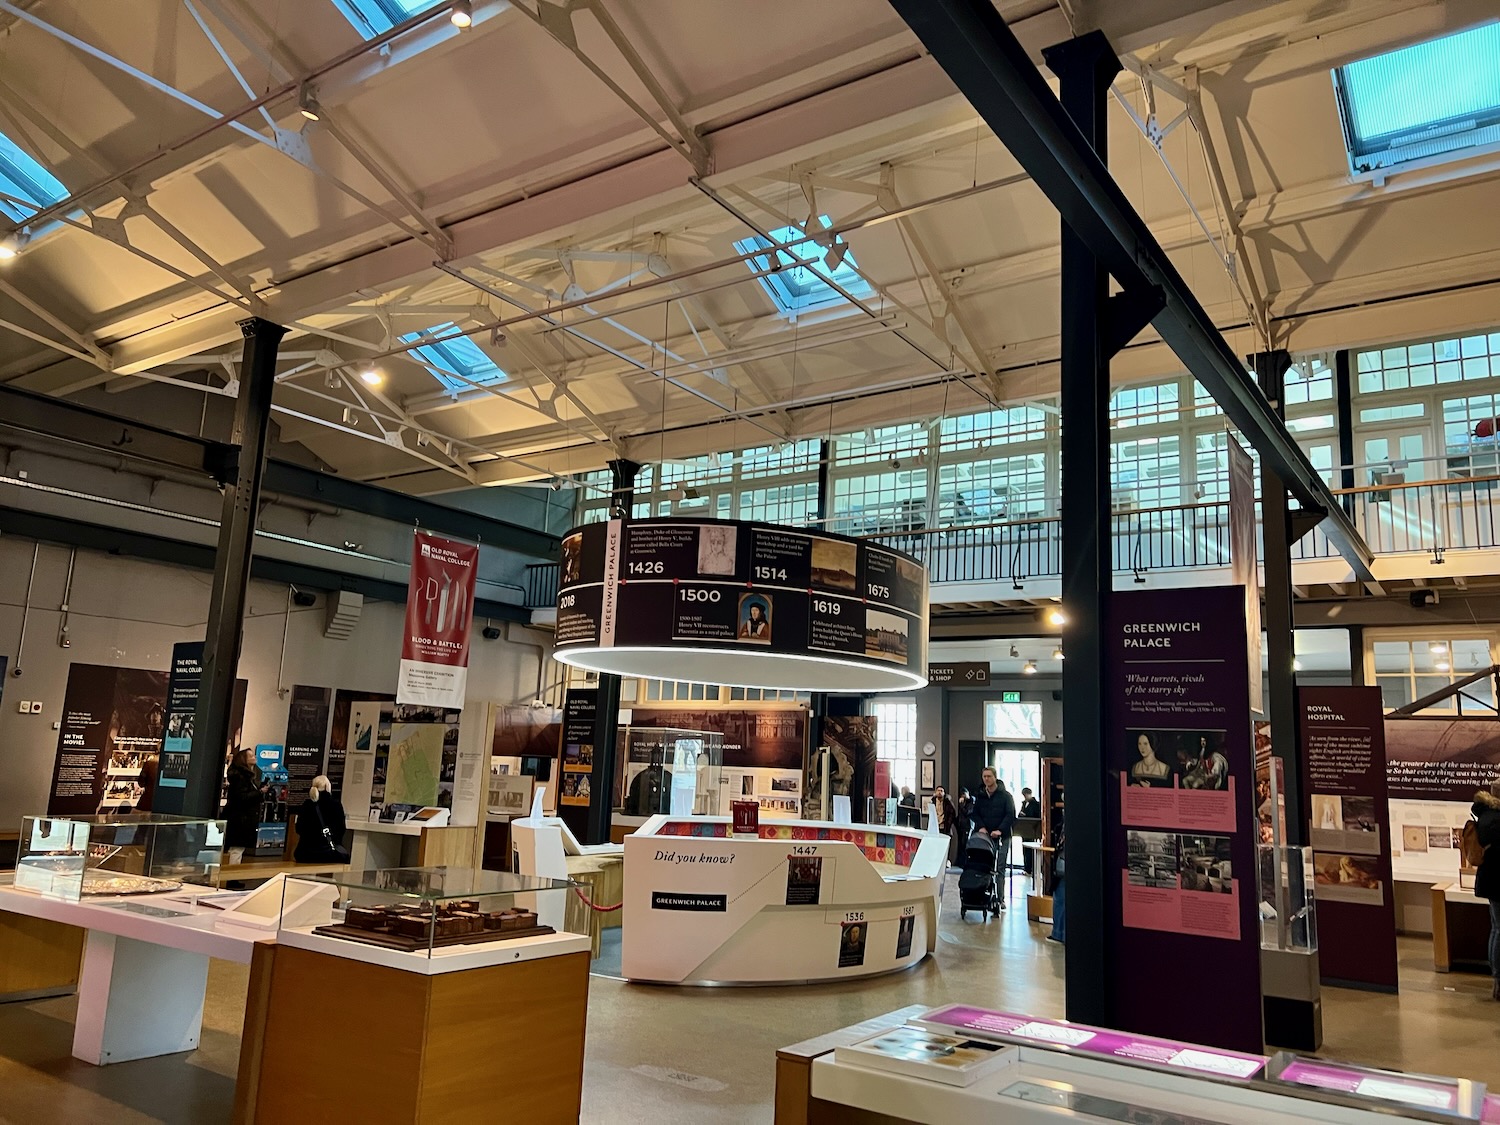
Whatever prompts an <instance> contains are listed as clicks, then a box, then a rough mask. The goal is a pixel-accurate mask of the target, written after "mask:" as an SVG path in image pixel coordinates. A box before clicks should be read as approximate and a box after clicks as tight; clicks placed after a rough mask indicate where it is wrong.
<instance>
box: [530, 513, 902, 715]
mask: <svg viewBox="0 0 1500 1125" xmlns="http://www.w3.org/2000/svg"><path fill="white" fill-rule="evenodd" d="M555 654H556V657H557V659H558V660H560V661H562V662H563V663H565V664H571V665H573V666H574V667H578V668H586V669H590V670H592V671H596V672H609V673H614V674H617V675H622V676H642V677H646V678H648V679H660V680H687V681H692V682H695V683H716V684H726V685H729V686H732V687H755V688H780V689H793V690H797V691H819V692H821V691H827V692H881V691H903V690H905V691H910V690H912V689H914V688H920V687H923V686H925V685H926V683H927V674H926V673H927V571H926V570H925V569H924V568H923V567H922V565H921V564H920V563H918V562H917V561H916V560H915V559H913V558H912V557H911V556H910V555H906V554H903V553H902V552H900V551H893V550H891V549H890V548H888V547H883V546H879V545H876V544H873V543H869V542H867V541H865V540H860V539H850V538H848V537H846V536H842V535H832V534H828V533H825V532H821V531H814V530H810V529H806V528H795V527H783V526H780V525H778V524H764V523H744V522H739V521H731V520H688V519H681V518H663V519H647V520H611V521H610V522H608V523H592V524H585V525H584V526H583V527H581V528H577V529H575V530H574V531H572V532H570V533H569V534H568V535H567V536H566V537H565V538H564V539H563V543H562V570H561V577H560V581H559V584H558V595H557V640H556V648H555Z"/></svg>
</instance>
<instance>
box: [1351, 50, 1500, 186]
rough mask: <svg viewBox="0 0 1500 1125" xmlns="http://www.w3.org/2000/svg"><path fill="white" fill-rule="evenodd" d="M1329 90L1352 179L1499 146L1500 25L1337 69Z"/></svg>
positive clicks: (1389, 52) (1388, 52)
mask: <svg viewBox="0 0 1500 1125" xmlns="http://www.w3.org/2000/svg"><path fill="white" fill-rule="evenodd" d="M1333 84H1334V90H1335V93H1336V95H1337V97H1338V108H1339V116H1340V119H1341V121H1342V124H1343V129H1344V146H1345V148H1346V149H1347V150H1348V156H1349V168H1350V171H1352V172H1353V173H1355V174H1356V175H1380V174H1382V173H1384V172H1385V171H1387V170H1389V169H1391V168H1395V167H1398V166H1400V165H1402V164H1409V163H1413V162H1421V163H1424V164H1430V163H1435V162H1438V161H1441V160H1444V159H1456V158H1458V157H1460V156H1464V155H1468V154H1470V153H1472V152H1474V151H1475V150H1488V149H1492V148H1495V147H1497V146H1500V23H1491V24H1487V25H1485V26H1483V27H1475V28H1470V29H1469V30H1468V31H1461V32H1459V33H1457V34H1456V35H1445V36H1444V37H1443V38H1441V39H1432V40H1429V41H1428V42H1426V43H1416V44H1413V45H1412V46H1410V47H1403V48H1401V49H1400V50H1397V51H1387V52H1386V53H1384V54H1381V55H1375V56H1373V57H1372V58H1368V59H1361V60H1359V61H1358V62H1352V63H1349V64H1348V65H1347V66H1341V67H1337V68H1336V69H1335V70H1334V71H1333Z"/></svg>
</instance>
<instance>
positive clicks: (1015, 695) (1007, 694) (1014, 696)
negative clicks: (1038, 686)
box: [1000, 691, 1021, 703]
mask: <svg viewBox="0 0 1500 1125" xmlns="http://www.w3.org/2000/svg"><path fill="white" fill-rule="evenodd" d="M1000 702H1001V703H1019V702H1021V693H1020V692H1018V691H1002V692H1001V693H1000Z"/></svg>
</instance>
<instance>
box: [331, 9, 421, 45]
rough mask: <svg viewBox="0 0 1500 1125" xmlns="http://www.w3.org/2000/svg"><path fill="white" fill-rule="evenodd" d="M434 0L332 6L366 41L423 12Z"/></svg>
mask: <svg viewBox="0 0 1500 1125" xmlns="http://www.w3.org/2000/svg"><path fill="white" fill-rule="evenodd" d="M435 2H436V0H333V6H334V7H335V8H337V9H338V10H339V11H340V12H342V13H343V15H344V18H345V19H346V20H348V21H349V22H350V23H352V24H353V25H354V30H356V31H358V32H359V33H360V35H362V36H364V37H365V38H366V39H374V38H375V36H377V35H380V34H381V33H383V32H386V31H389V30H390V29H391V28H393V27H395V26H396V25H397V24H398V23H400V22H401V21H402V20H404V19H407V18H408V17H410V16H414V15H416V14H417V13H418V12H425V11H426V10H427V9H428V8H430V7H432V6H433V4H434V3H435Z"/></svg>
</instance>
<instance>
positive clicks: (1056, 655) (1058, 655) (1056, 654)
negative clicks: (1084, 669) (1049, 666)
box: [1052, 645, 1063, 660]
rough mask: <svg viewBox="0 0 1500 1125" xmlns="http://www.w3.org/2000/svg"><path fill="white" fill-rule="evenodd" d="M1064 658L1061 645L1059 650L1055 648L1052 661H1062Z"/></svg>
mask: <svg viewBox="0 0 1500 1125" xmlns="http://www.w3.org/2000/svg"><path fill="white" fill-rule="evenodd" d="M1062 658H1063V650H1062V646H1061V645H1059V646H1058V647H1057V648H1055V649H1053V650H1052V659H1053V660H1061V659H1062Z"/></svg>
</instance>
